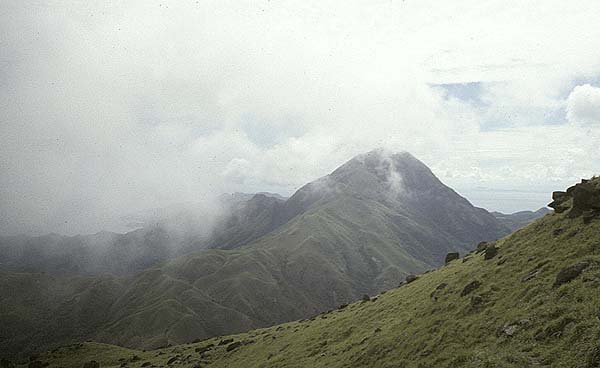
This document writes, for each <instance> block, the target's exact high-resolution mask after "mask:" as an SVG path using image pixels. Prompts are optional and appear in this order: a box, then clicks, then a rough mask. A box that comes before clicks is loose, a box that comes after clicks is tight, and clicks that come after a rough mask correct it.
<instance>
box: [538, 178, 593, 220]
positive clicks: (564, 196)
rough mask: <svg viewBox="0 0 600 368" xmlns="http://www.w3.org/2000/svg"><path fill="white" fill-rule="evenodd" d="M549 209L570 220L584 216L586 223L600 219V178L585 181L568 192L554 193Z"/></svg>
mask: <svg viewBox="0 0 600 368" xmlns="http://www.w3.org/2000/svg"><path fill="white" fill-rule="evenodd" d="M548 207H551V208H553V209H554V211H555V212H556V213H563V212H564V213H567V216H568V217H570V218H574V217H579V216H582V217H583V219H584V221H585V222H589V221H591V220H592V219H593V218H598V217H600V178H596V177H594V178H592V179H590V180H587V179H583V180H581V183H579V184H575V185H574V186H572V187H570V188H568V189H567V191H566V192H554V193H552V203H550V204H549V205H548Z"/></svg>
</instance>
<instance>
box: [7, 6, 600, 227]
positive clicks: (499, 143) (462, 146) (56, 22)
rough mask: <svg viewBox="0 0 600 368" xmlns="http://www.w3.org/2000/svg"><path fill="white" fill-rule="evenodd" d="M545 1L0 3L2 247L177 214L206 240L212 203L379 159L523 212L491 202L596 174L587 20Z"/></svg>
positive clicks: (599, 138) (597, 54)
mask: <svg viewBox="0 0 600 368" xmlns="http://www.w3.org/2000/svg"><path fill="white" fill-rule="evenodd" d="M543 4H544V6H543V7H540V6H539V4H537V5H522V4H515V6H513V7H510V6H506V4H505V2H498V1H486V2H481V1H477V2H474V1H473V2H472V1H463V2H458V3H455V4H452V5H450V4H439V3H437V4H434V3H429V2H416V1H409V0H407V1H386V2H379V1H377V2H368V3H367V2H360V1H359V2H350V3H348V2H334V3H328V4H321V3H319V2H285V1H284V2H271V1H264V2H263V1H260V2H237V1H236V2H228V1H222V2H205V1H200V2H196V1H177V2H176V1H160V2H141V1H130V2H127V3H113V2H109V3H86V2H77V3H73V4H63V3H60V2H27V3H23V2H19V1H12V0H11V1H5V2H3V6H2V9H1V10H0V32H1V34H2V42H0V92H1V93H0V118H1V119H2V121H1V122H0V234H20V233H28V234H44V233H48V232H57V233H61V234H69V235H73V234H78V233H81V234H85V233H95V232H98V231H100V230H103V229H104V230H111V231H117V232H125V231H128V230H129V229H130V228H129V227H128V226H127V225H128V224H131V221H129V220H130V219H131V215H132V214H136V213H142V212H144V211H148V210H151V209H156V208H167V207H169V206H172V205H174V204H182V203H183V204H186V206H188V207H191V208H194V213H198V214H201V215H202V218H203V219H207V220H206V221H208V223H210V219H209V218H210V217H211V216H213V217H214V216H215V215H216V214H218V206H216V205H215V203H217V202H218V196H219V195H220V194H222V193H228V192H236V191H240V192H248V193H253V192H258V191H271V192H278V193H280V194H283V195H290V194H291V193H293V191H294V190H295V189H297V188H298V187H300V186H302V185H303V184H305V183H307V182H309V181H312V180H315V179H316V178H319V177H321V176H323V175H326V174H328V173H329V172H331V171H332V170H333V169H335V168H336V167H337V166H339V165H340V164H342V163H343V162H345V161H346V160H348V159H349V158H351V157H353V156H354V155H356V154H359V153H363V152H366V151H370V150H371V149H373V148H376V147H384V148H386V149H388V150H390V151H392V152H396V151H398V150H406V151H409V152H411V153H412V154H413V155H415V156H416V157H417V158H419V159H420V160H422V161H424V162H425V163H426V164H427V165H428V166H430V167H431V168H432V170H433V171H434V173H435V174H436V176H438V177H439V178H440V179H441V180H442V181H444V182H445V183H446V184H448V185H450V186H452V187H456V188H457V189H458V190H459V191H460V192H461V194H464V195H466V196H467V198H469V199H471V198H470V197H471V196H470V194H472V195H473V196H474V197H475V199H474V200H473V202H474V203H475V204H478V203H482V204H485V205H486V207H487V208H488V209H490V210H496V209H499V210H503V211H516V210H521V209H536V208H538V207H540V206H542V205H544V204H545V203H546V202H547V200H546V199H543V198H542V196H539V198H538V197H536V199H535V200H532V201H530V202H528V203H527V204H525V205H524V204H523V202H521V201H518V200H514V201H494V200H493V198H495V196H496V194H497V193H498V191H499V190H500V191H505V190H528V191H534V192H540V193H542V192H543V193H548V192H549V191H548V190H547V188H551V189H555V188H563V187H565V186H566V185H567V184H569V183H571V182H573V181H575V180H578V179H579V178H581V177H589V176H592V174H594V173H598V172H600V150H598V149H597V147H598V143H599V142H600V124H599V123H598V122H599V120H600V119H599V118H600V102H599V101H600V99H598V96H600V88H599V87H600V84H599V83H598V81H600V64H599V63H598V60H600V48H598V47H597V46H598V44H597V41H598V40H599V39H600V29H599V28H598V27H597V19H598V18H599V16H600V6H599V5H598V3H597V2H594V1H589V2H585V1H584V2H578V3H577V4H576V5H572V4H564V3H562V2H558V1H557V2H544V3H543ZM541 11H543V12H544V14H543V15H544V16H543V17H542V16H540V14H539V12H541ZM567 12H568V13H569V14H570V16H569V17H564V16H563V15H564V14H565V13H567ZM450 15H452V17H450ZM491 30H494V32H492V31H491ZM500 31H501V32H500ZM500 33H501V34H500ZM508 40H510V42H508ZM469 83H471V84H473V83H474V84H476V85H478V86H479V89H478V90H477V92H472V91H471V92H469V93H471V94H469V95H468V96H467V97H464V96H465V95H464V94H462V95H460V94H456V93H453V92H452V91H455V90H456V88H449V87H448V86H450V85H453V86H458V87H459V88H463V87H464V86H466V85H468V84H469ZM461 86H463V87H461ZM572 147H577V148H576V149H573V148H572ZM481 188H487V189H488V190H489V192H485V191H482V190H481ZM482 193H484V194H485V193H487V194H485V195H484V194H482ZM524 206H526V208H523V207H524ZM128 219H129V220H128ZM203 221H204V220H203Z"/></svg>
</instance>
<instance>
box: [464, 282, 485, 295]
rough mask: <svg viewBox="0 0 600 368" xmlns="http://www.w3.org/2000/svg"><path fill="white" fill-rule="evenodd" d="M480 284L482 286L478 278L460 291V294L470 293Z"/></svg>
mask: <svg viewBox="0 0 600 368" xmlns="http://www.w3.org/2000/svg"><path fill="white" fill-rule="evenodd" d="M480 286H481V282H479V281H478V280H474V281H471V282H470V283H468V284H467V285H466V286H465V287H464V288H463V290H462V291H461V292H460V296H466V295H469V294H470V293H471V292H472V291H474V290H475V289H477V288H479V287H480Z"/></svg>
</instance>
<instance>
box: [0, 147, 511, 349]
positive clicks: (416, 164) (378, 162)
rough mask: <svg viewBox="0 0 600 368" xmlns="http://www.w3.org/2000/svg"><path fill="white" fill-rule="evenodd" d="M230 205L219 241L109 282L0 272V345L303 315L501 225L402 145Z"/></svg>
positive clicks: (234, 325) (161, 339)
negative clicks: (282, 194)
mask: <svg viewBox="0 0 600 368" xmlns="http://www.w3.org/2000/svg"><path fill="white" fill-rule="evenodd" d="M238 205H239V206H240V207H239V209H238V210H236V211H233V215H232V216H231V217H229V218H228V219H227V221H224V222H223V223H221V224H219V225H217V226H216V227H215V229H216V230H215V234H216V235H215V234H213V237H211V239H221V240H220V241H219V244H220V245H219V247H220V248H228V249H208V250H204V251H201V252H192V253H188V254H185V255H182V256H179V257H178V258H175V259H172V260H169V261H166V262H164V261H163V262H162V263H156V264H154V266H152V267H148V268H145V269H144V270H143V271H141V272H138V273H137V274H135V275H134V276H127V277H125V276H122V277H120V278H118V277H115V276H110V277H109V276H93V277H92V276H73V275H69V274H66V275H65V274H59V275H56V274H40V273H31V272H20V273H17V272H15V271H14V270H11V271H10V272H8V271H7V272H5V273H3V274H2V275H1V277H0V294H1V295H3V296H4V295H6V296H8V297H6V298H2V300H0V325H3V326H8V327H7V328H5V329H3V331H2V335H1V336H0V351H2V352H3V353H5V354H6V355H10V356H18V355H19V354H20V355H24V354H29V353H31V352H35V351H39V350H43V349H48V348H53V347H54V346H57V345H59V344H65V343H68V342H78V341H82V340H85V339H93V340H96V341H101V342H109V343H113V344H118V345H122V346H127V347H133V348H142V349H152V348H157V347H160V346H166V345H167V344H181V343H186V342H190V341H193V340H195V339H199V338H200V339H205V338H210V337H213V336H217V335H223V334H230V333H237V332H242V331H247V330H250V329H253V328H259V327H266V326H271V325H273V324H276V323H282V322H286V321H290V320H294V319H300V318H306V317H310V316H313V315H315V314H317V313H320V312H322V311H326V310H329V309H332V308H335V307H337V306H338V305H340V304H345V303H349V302H351V301H353V300H357V299H359V298H360V297H361V296H362V295H363V294H369V295H373V294H375V293H378V292H381V291H383V290H386V289H389V288H392V287H395V286H397V285H398V284H399V282H400V281H401V280H404V279H405V277H406V276H407V275H409V274H417V273H422V272H424V271H426V270H428V269H432V268H435V267H438V266H440V265H441V264H443V262H444V257H445V255H446V254H447V253H449V252H460V253H461V254H465V253H466V252H467V251H468V250H470V249H472V248H473V246H474V244H477V243H478V242H480V241H486V240H495V239H498V238H499V237H501V236H503V235H505V234H507V233H508V229H506V228H505V227H504V226H502V225H501V224H500V223H499V222H498V221H497V220H496V219H495V218H494V217H493V216H492V215H491V214H489V213H488V212H487V211H485V210H483V209H480V208H476V207H474V206H472V205H471V204H470V203H469V202H468V201H467V200H466V199H464V198H463V197H461V196H459V195H458V194H457V193H456V192H454V191H453V190H452V189H450V188H448V187H447V186H445V185H444V184H442V183H441V182H440V181H439V180H438V179H437V178H436V177H435V176H434V175H433V173H432V172H431V171H430V170H429V169H428V168H427V167H426V166H425V165H423V164H422V163H421V162H420V161H418V160H417V159H415V158H414V157H412V156H411V155H410V154H408V153H404V154H395V155H387V154H385V153H384V152H381V151H374V152H370V153H368V154H365V155H361V156H358V157H356V158H354V159H352V160H350V161H349V162H347V163H346V164H344V165H343V166H341V167H340V168H338V169H337V170H335V171H334V172H333V173H332V174H330V175H328V176H326V177H324V178H321V179H319V180H317V181H315V182H313V183H310V184H307V185H305V186H304V187H302V188H301V189H299V190H298V191H297V192H296V193H295V194H294V195H293V196H292V197H290V198H289V199H287V200H285V201H283V200H281V199H278V198H274V197H269V196H265V195H256V196H254V197H253V198H252V199H251V200H250V201H248V202H245V203H244V204H236V205H235V206H238ZM235 206H233V207H235ZM147 231H148V230H145V229H142V230H140V232H141V233H142V234H149V233H148V232H147ZM157 231H158V230H157ZM167 235H169V234H168V233H167ZM152 244H154V243H152ZM186 244H187V246H190V247H192V248H194V247H195V245H194V240H191V239H188V240H187V243H186ZM205 245H206V244H205ZM241 245H244V246H241ZM211 247H212V245H211ZM219 247H217V248H219ZM184 248H185V247H184ZM229 248H232V249H229ZM194 249H195V248H194ZM148 254H154V252H149V253H148ZM102 259H103V260H104V258H102ZM103 262H104V261H103ZM115 262H117V263H118V260H116V261H115ZM126 264H128V263H127V262H126ZM41 269H43V268H41Z"/></svg>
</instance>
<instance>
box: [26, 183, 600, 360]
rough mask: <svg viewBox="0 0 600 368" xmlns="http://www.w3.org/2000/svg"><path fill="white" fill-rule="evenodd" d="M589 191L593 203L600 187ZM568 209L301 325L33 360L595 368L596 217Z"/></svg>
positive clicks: (60, 352)
mask: <svg viewBox="0 0 600 368" xmlns="http://www.w3.org/2000/svg"><path fill="white" fill-rule="evenodd" d="M594 183H595V184H596V185H598V187H597V188H598V191H597V192H596V194H595V195H596V197H595V198H598V197H597V196H598V194H600V179H595V181H594ZM576 198H578V197H577V196H576V195H575V197H571V198H570V199H569V200H571V205H565V202H560V203H561V204H563V205H564V206H563V209H564V211H561V212H563V213H560V214H558V213H557V214H550V215H547V216H545V217H544V218H543V219H541V220H538V221H536V222H534V223H533V224H531V225H529V226H527V227H525V228H524V229H521V230H519V231H517V232H515V233H513V234H511V235H510V236H507V237H505V238H503V239H501V240H499V241H496V242H493V243H488V244H482V245H481V246H479V247H478V248H479V250H478V251H477V252H473V253H471V254H469V255H467V256H465V257H463V258H462V259H457V260H453V261H450V263H449V264H448V265H446V266H443V267H441V268H439V269H437V270H435V271H433V272H429V273H425V274H421V275H419V276H418V278H417V279H416V280H415V281H413V282H411V283H409V284H405V285H402V286H401V287H399V288H395V289H393V290H390V291H388V292H386V293H382V294H380V295H376V296H374V297H372V298H371V299H370V300H369V301H358V302H354V303H352V304H350V305H342V306H340V307H339V308H338V309H335V310H332V311H330V312H328V313H324V314H321V315H318V316H316V317H315V318H312V319H310V320H301V321H296V322H291V323H285V324H282V325H280V326H274V327H269V328H264V329H258V330H254V331H250V332H248V333H242V334H238V335H233V336H227V337H219V338H213V339H209V340H205V341H201V342H198V343H193V344H187V345H179V346H174V347H169V348H163V349H159V350H153V351H145V352H144V351H136V350H127V349H123V348H120V347H116V346H112V345H104V344H99V343H92V342H89V343H82V344H75V345H70V346H66V347H62V348H60V349H57V350H55V351H53V352H48V353H45V354H42V355H40V356H39V357H38V358H36V359H37V361H39V362H40V363H39V364H42V363H44V364H49V367H66V368H68V367H81V366H82V364H83V363H84V362H87V361H91V360H95V361H97V362H99V364H100V366H101V367H102V366H115V367H116V366H122V367H125V366H126V367H146V366H155V367H166V366H171V367H179V366H181V367H230V368H235V367H244V368H246V367H519V368H521V367H581V368H594V367H598V366H600V206H598V207H597V208H595V207H592V206H591V205H589V202H588V204H587V205H586V204H585V203H584V205H583V206H582V205H581V203H580V202H578V200H577V199H576ZM573 202H576V203H579V204H578V205H577V206H575V207H577V208H576V210H575V211H573V208H574V206H573ZM582 208H583V209H585V210H584V211H583V212H580V211H579V210H580V209H582ZM583 213H585V214H586V217H585V218H584V215H583ZM488 249H496V254H495V255H493V256H489V255H490V254H493V253H494V252H488ZM486 255H488V256H486ZM486 258H487V259H486Z"/></svg>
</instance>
